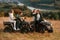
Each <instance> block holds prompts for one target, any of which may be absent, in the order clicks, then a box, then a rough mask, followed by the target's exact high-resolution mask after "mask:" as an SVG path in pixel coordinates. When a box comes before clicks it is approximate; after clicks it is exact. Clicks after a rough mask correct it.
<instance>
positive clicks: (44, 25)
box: [30, 21, 53, 33]
mask: <svg viewBox="0 0 60 40" xmlns="http://www.w3.org/2000/svg"><path fill="white" fill-rule="evenodd" d="M34 23H35V21H32V22H31V23H30V24H31V29H32V31H35V32H41V33H44V32H45V31H47V32H48V33H53V28H52V25H51V23H50V22H47V21H41V22H39V24H34Z"/></svg>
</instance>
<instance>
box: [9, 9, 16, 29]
mask: <svg viewBox="0 0 60 40" xmlns="http://www.w3.org/2000/svg"><path fill="white" fill-rule="evenodd" d="M9 18H10V22H13V23H14V27H13V29H14V30H16V21H15V20H14V19H15V17H14V10H13V9H11V11H10V12H9Z"/></svg>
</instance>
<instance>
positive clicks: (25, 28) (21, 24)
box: [3, 19, 30, 33]
mask: <svg viewBox="0 0 60 40" xmlns="http://www.w3.org/2000/svg"><path fill="white" fill-rule="evenodd" d="M15 20H16V29H17V28H19V30H14V29H13V27H14V26H13V25H14V24H13V22H3V24H4V27H5V28H4V32H13V31H20V32H22V33H23V32H29V31H30V29H29V23H28V22H25V21H24V20H23V21H21V20H20V19H15Z"/></svg>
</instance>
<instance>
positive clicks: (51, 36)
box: [0, 17, 60, 40]
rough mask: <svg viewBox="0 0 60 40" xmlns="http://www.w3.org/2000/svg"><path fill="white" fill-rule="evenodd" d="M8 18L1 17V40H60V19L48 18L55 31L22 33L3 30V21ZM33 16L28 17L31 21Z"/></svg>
mask: <svg viewBox="0 0 60 40" xmlns="http://www.w3.org/2000/svg"><path fill="white" fill-rule="evenodd" d="M6 20H8V18H7V17H0V40H60V21H59V20H48V21H50V22H51V23H52V25H53V29H54V32H53V33H47V32H46V33H44V34H41V33H36V32H34V33H24V34H22V33H20V32H12V33H5V32H3V29H4V26H3V21H6ZM30 20H31V18H29V19H27V21H30Z"/></svg>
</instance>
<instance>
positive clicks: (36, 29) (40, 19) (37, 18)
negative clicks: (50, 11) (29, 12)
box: [33, 9, 43, 32]
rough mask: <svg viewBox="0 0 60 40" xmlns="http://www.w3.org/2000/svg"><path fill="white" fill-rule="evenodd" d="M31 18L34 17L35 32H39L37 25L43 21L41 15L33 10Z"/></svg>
mask: <svg viewBox="0 0 60 40" xmlns="http://www.w3.org/2000/svg"><path fill="white" fill-rule="evenodd" d="M33 16H34V21H35V31H36V32H38V31H39V27H38V24H39V23H40V22H41V21H43V18H42V14H41V13H40V11H39V10H35V9H34V12H33Z"/></svg>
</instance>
